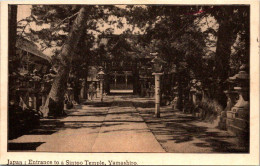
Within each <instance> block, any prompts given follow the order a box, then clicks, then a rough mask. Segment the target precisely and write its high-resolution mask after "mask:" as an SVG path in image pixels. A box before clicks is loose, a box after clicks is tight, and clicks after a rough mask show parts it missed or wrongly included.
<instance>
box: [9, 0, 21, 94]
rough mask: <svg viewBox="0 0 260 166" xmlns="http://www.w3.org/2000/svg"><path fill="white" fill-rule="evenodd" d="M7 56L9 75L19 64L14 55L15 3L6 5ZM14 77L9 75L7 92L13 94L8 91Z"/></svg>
mask: <svg viewBox="0 0 260 166" xmlns="http://www.w3.org/2000/svg"><path fill="white" fill-rule="evenodd" d="M8 26H9V31H8V37H9V40H8V56H9V62H10V63H9V65H8V67H9V69H8V72H9V76H10V75H12V74H13V72H14V73H15V72H16V69H17V67H18V66H19V60H18V58H17V56H16V31H17V5H9V6H8ZM13 81H15V80H14V79H10V77H9V94H11V95H12V94H14V93H12V92H10V91H12V90H13V89H12V88H13V85H14V84H15V82H13ZM15 96H16V95H14V96H9V98H13V97H15Z"/></svg>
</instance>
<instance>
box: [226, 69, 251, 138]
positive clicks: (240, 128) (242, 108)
mask: <svg viewBox="0 0 260 166" xmlns="http://www.w3.org/2000/svg"><path fill="white" fill-rule="evenodd" d="M229 80H230V81H232V82H234V84H235V87H234V91H235V92H236V93H237V94H238V100H237V101H236V102H235V104H234V106H233V107H232V108H231V110H229V111H227V122H226V124H227V129H228V130H230V131H231V132H233V133H235V134H236V135H238V136H241V135H245V134H248V132H249V131H248V130H249V97H248V96H249V75H248V73H247V72H246V71H245V65H242V66H241V67H240V71H239V72H238V74H236V75H234V76H233V77H229ZM231 101H232V99H231Z"/></svg>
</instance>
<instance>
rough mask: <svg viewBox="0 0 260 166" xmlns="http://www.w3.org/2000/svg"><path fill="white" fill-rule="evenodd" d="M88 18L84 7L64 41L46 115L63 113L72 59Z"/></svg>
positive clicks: (46, 107)
mask: <svg viewBox="0 0 260 166" xmlns="http://www.w3.org/2000/svg"><path fill="white" fill-rule="evenodd" d="M86 18H87V9H86V8H85V7H82V8H81V9H80V11H79V13H78V15H77V18H76V19H75V21H74V23H73V26H72V28H71V31H70V33H69V35H68V38H67V41H66V42H65V43H64V45H63V47H62V50H61V53H60V54H59V56H58V58H59V60H60V66H59V69H58V73H57V75H56V77H55V79H54V82H53V84H52V87H51V90H50V92H49V95H48V98H47V101H46V103H45V106H44V108H43V109H44V110H43V112H44V115H45V116H47V115H48V112H50V113H51V114H54V115H61V114H62V111H63V107H64V94H65V90H66V85H67V84H66V83H67V79H68V76H69V71H70V65H71V60H72V57H73V55H74V51H75V49H76V46H77V44H78V42H79V39H80V37H81V35H82V34H83V32H84V30H85V26H86V24H85V22H86Z"/></svg>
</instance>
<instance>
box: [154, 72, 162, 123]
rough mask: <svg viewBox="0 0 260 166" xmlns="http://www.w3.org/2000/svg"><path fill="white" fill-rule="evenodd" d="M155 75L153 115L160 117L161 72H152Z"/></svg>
mask: <svg viewBox="0 0 260 166" xmlns="http://www.w3.org/2000/svg"><path fill="white" fill-rule="evenodd" d="M153 75H154V76H155V117H157V118H159V117H160V96H161V90H160V77H161V75H163V73H153Z"/></svg>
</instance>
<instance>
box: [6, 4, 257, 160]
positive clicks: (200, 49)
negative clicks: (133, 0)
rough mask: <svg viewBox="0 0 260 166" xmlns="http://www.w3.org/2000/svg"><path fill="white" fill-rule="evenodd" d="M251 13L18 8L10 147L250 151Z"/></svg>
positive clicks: (13, 25)
mask: <svg viewBox="0 0 260 166" xmlns="http://www.w3.org/2000/svg"><path fill="white" fill-rule="evenodd" d="M251 12H252V5H250V4H127V3H126V4H69V2H68V4H59V3H57V4H48V3H46V4H33V3H31V4H22V3H20V4H19V3H17V4H8V13H7V16H8V17H7V18H6V19H8V25H6V27H7V30H8V31H7V32H8V34H5V35H7V36H8V43H6V48H7V55H5V56H7V59H8V62H7V64H8V66H7V72H8V74H7V77H8V78H6V81H7V92H8V94H6V95H7V102H8V104H7V107H6V108H7V110H6V111H7V113H6V116H7V117H5V118H6V119H7V125H6V132H7V134H6V136H7V138H6V139H7V142H6V147H7V150H6V151H7V152H21V153H26V152H33V153H36V154H37V153H41V152H45V153H59V154H62V153H105V154H112V153H117V154H118V155H120V154H121V153H135V154H137V155H138V154H142V153H145V154H150V153H152V154H175V153H176V154H183V155H185V154H186V153H191V154H205V155H206V154H226V155H229V154H234V155H235V154H244V155H247V154H250V152H252V151H251V149H250V144H251V142H250V134H252V133H251V132H252V130H250V128H251V126H252V123H250V122H251V118H250V115H251V113H252V109H251V105H250V103H251V102H250V100H251V99H252V96H251V95H250V92H251V91H250V89H251V86H250V85H251V84H250V81H251V77H252V76H253V75H251V74H250V72H251V65H250V61H251V60H252V59H251V58H253V56H252V55H251V52H252V51H251V47H250V46H251V42H250V39H251V38H250V35H251V33H252V32H251V31H250V29H251V26H252V23H251V22H250V20H252V19H251V17H252V15H250V13H251ZM250 23H251V24H250ZM256 25H257V24H256ZM1 27H3V25H1ZM1 35H3V34H1ZM258 44H259V43H258ZM258 70H259V69H258ZM258 72H259V71H258ZM253 77H254V76H253ZM257 78H259V76H257ZM257 86H259V85H257ZM1 93H2V92H1ZM258 93H259V92H258ZM1 95H2V94H1ZM1 111H5V110H1ZM253 111H257V110H253ZM257 118H258V117H257ZM250 124H251V125H250ZM250 131H251V132H250ZM253 132H254V131H253ZM26 162H27V163H26V164H30V165H31V164H46V163H41V162H43V161H41V162H40V161H33V159H32V160H31V161H26ZM28 162H30V163H28ZM67 162H68V163H65V164H66V165H68V164H72V165H75V164H78V163H77V162H76V161H67ZM80 162H81V161H80ZM102 162H103V161H102ZM102 162H101V161H100V163H99V162H96V161H90V160H85V161H82V163H80V165H105V164H106V165H137V164H138V165H140V164H141V163H136V162H135V161H130V160H126V161H125V160H124V161H112V160H111V161H110V160H109V161H104V162H103V163H102ZM8 164H9V165H13V164H24V163H18V161H12V160H8ZM56 164H57V163H56Z"/></svg>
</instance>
